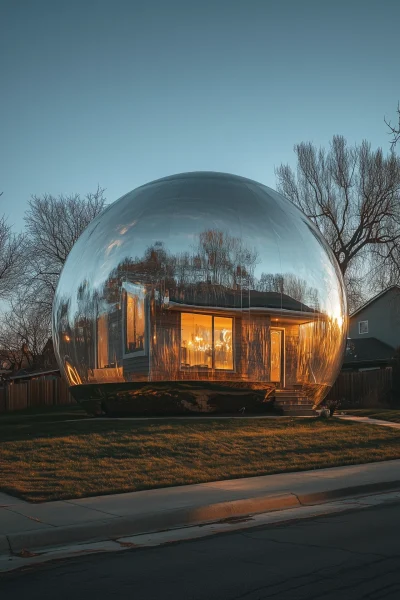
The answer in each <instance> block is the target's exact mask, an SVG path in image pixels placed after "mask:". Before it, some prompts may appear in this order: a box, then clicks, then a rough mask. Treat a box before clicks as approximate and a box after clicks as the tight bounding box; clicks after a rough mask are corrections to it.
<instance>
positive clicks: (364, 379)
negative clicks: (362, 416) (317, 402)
mask: <svg viewBox="0 0 400 600" xmlns="http://www.w3.org/2000/svg"><path fill="white" fill-rule="evenodd" d="M392 380H393V373H392V368H391V367H388V368H386V369H376V370H373V371H341V373H339V376H338V378H337V380H336V381H335V383H334V385H333V387H332V389H331V390H330V392H329V394H328V395H327V399H333V400H340V401H341V407H342V408H356V407H359V408H368V407H372V406H379V405H382V404H388V403H389V402H390V400H391V392H392Z"/></svg>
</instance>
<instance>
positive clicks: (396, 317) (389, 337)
mask: <svg viewBox="0 0 400 600" xmlns="http://www.w3.org/2000/svg"><path fill="white" fill-rule="evenodd" d="M348 337H349V339H348V344H347V349H346V355H345V359H344V364H343V368H344V369H348V368H363V369H366V368H377V367H386V366H388V365H389V364H391V363H392V360H393V357H394V354H395V350H396V349H397V348H399V347H400V287H399V286H397V285H394V286H392V287H390V288H388V289H386V290H384V291H383V292H381V293H380V294H378V295H377V296H374V298H371V300H369V301H368V302H366V303H365V304H364V305H363V306H361V307H360V308H359V309H357V310H356V311H355V312H354V313H353V314H352V315H350V323H349V334H348Z"/></svg>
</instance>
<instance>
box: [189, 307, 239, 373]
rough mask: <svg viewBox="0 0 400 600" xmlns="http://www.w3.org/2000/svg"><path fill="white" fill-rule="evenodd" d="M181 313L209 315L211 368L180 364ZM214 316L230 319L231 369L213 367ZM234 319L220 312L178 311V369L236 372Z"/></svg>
mask: <svg viewBox="0 0 400 600" xmlns="http://www.w3.org/2000/svg"><path fill="white" fill-rule="evenodd" d="M182 314H187V315H202V316H207V317H211V339H212V360H211V362H212V367H211V369H207V371H203V369H200V368H198V369H195V368H194V367H185V366H183V365H182ZM215 317H217V318H218V317H222V318H224V319H231V320H232V364H233V367H232V369H217V368H216V367H215V347H214V319H215ZM235 321H236V319H235V317H232V316H226V315H221V314H217V313H202V312H197V311H196V312H195V311H180V312H179V369H180V371H186V372H191V371H194V372H196V371H198V372H201V373H203V372H205V373H212V372H214V371H217V372H222V373H236V352H235V339H236V337H235V326H236V323H235Z"/></svg>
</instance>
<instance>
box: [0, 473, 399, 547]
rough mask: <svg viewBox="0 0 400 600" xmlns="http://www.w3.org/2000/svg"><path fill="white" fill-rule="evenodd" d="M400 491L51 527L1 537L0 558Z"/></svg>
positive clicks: (385, 486) (352, 491)
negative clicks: (353, 497) (359, 496)
mask: <svg viewBox="0 0 400 600" xmlns="http://www.w3.org/2000/svg"><path fill="white" fill-rule="evenodd" d="M396 489H400V480H395V481H385V482H382V483H370V484H365V485H358V486H353V487H347V488H340V489H335V490H329V491H325V492H312V493H308V494H294V493H290V492H288V493H287V494H279V495H277V494H276V495H263V496H257V497H253V498H246V499H243V500H232V501H230V502H218V503H215V504H208V505H205V506H199V507H196V508H181V509H176V510H168V511H164V512H153V513H142V514H141V515H137V516H132V517H112V518H109V519H104V520H102V521H96V522H94V523H87V524H85V525H69V526H66V527H51V528H50V527H49V528H48V529H41V530H36V531H27V532H22V533H14V534H9V535H1V536H0V555H4V554H7V555H10V554H14V555H18V554H21V553H22V551H30V552H34V551H35V550H39V551H42V552H43V551H44V549H45V548H54V547H56V546H66V545H69V544H79V543H86V542H99V541H104V540H115V539H118V538H121V537H127V536H132V535H139V534H146V533H155V532H160V531H165V530H168V529H177V528H181V527H189V526H195V525H201V524H206V523H210V522H215V521H220V520H224V519H229V518H233V517H244V516H248V515H249V514H260V513H267V512H273V511H279V510H284V509H288V508H299V507H300V506H312V505H315V504H323V503H326V502H329V501H332V500H338V499H341V498H346V497H351V496H357V495H367V494H370V493H371V492H385V491H391V490H396Z"/></svg>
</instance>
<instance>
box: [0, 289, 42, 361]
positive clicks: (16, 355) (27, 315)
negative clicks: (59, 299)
mask: <svg viewBox="0 0 400 600" xmlns="http://www.w3.org/2000/svg"><path fill="white" fill-rule="evenodd" d="M10 307H11V308H10V310H9V311H8V312H7V313H5V314H4V315H3V317H2V319H1V322H0V360H1V361H2V362H3V363H7V362H8V363H9V365H10V368H11V369H12V370H14V371H16V370H19V369H21V367H25V368H34V367H41V366H44V365H43V364H42V363H43V350H44V347H45V345H46V343H47V342H48V340H49V337H50V319H49V314H48V312H47V311H45V310H40V309H39V310H38V307H36V306H30V305H27V304H26V301H25V298H24V297H23V296H21V295H18V296H17V297H15V298H14V299H13V300H12V301H11V303H10Z"/></svg>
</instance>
